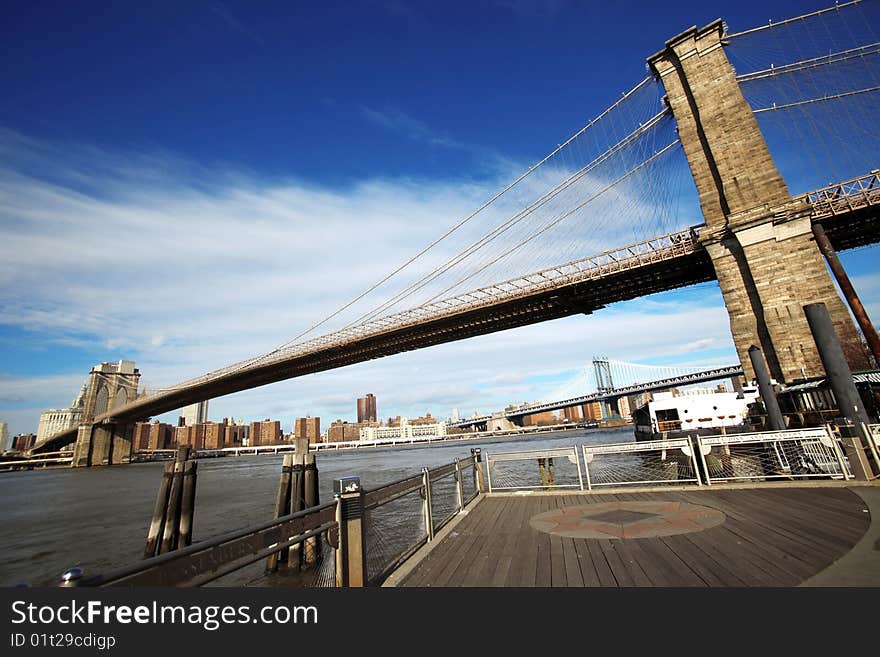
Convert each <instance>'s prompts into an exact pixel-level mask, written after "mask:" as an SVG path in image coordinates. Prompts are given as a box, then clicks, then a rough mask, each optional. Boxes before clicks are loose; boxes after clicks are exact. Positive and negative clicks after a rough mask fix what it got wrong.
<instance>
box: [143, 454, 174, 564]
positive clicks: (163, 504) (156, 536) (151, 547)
mask: <svg viewBox="0 0 880 657" xmlns="http://www.w3.org/2000/svg"><path fill="white" fill-rule="evenodd" d="M173 473H174V464H173V463H166V464H165V466H164V470H163V472H162V483H161V484H159V494H158V495H157V496H156V505H155V506H154V507H153V517H152V519H151V520H150V529H149V530H148V531H147V544H146V545H145V546H144V559H149V558H150V557H155V556H156V555H157V554H158V553H159V552H158V547H159V541H160V537H161V536H162V535H163V534H164V532H165V509H166V508H167V506H168V492H169V491H170V490H171V477H172V475H173Z"/></svg>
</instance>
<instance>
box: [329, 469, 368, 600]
mask: <svg viewBox="0 0 880 657" xmlns="http://www.w3.org/2000/svg"><path fill="white" fill-rule="evenodd" d="M333 492H334V493H335V497H336V500H337V504H338V507H337V517H336V520H337V522H338V523H339V544H338V547H337V549H336V585H337V586H339V587H342V586H352V587H360V586H366V583H367V560H366V544H365V540H364V539H365V537H366V531H365V530H366V527H365V524H364V493H363V490H362V489H361V480H360V478H359V477H344V478H342V479H337V480H336V481H334V482H333Z"/></svg>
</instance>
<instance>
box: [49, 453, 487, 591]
mask: <svg viewBox="0 0 880 657" xmlns="http://www.w3.org/2000/svg"><path fill="white" fill-rule="evenodd" d="M354 479H356V478H354ZM482 490H483V483H482V462H481V456H480V450H479V449H474V450H472V456H471V457H470V458H467V459H462V460H455V461H454V462H452V463H448V464H446V465H442V466H439V467H437V468H433V469H428V468H424V469H423V470H422V472H421V473H420V474H417V475H414V476H411V477H407V478H405V479H401V480H399V481H395V482H392V483H390V484H386V485H384V486H381V487H379V488H376V489H375V490H372V491H361V490H360V488H359V484H358V488H357V492H356V493H355V494H345V493H342V494H338V495H336V497H335V499H334V500H333V501H332V502H327V503H325V504H321V505H318V506H314V507H311V508H308V509H304V510H302V511H298V512H296V513H291V514H289V515H286V516H283V517H281V518H277V519H273V520H269V521H266V522H263V523H259V524H257V525H251V526H249V527H244V528H242V529H238V530H236V531H233V532H229V533H227V534H223V535H221V536H218V537H215V538H211V539H208V540H204V541H200V542H199V543H195V544H193V545H191V546H188V547H185V548H182V549H179V550H174V551H171V552H166V553H164V554H161V555H159V556H156V557H151V558H149V559H144V560H143V561H140V562H138V563H136V564H133V565H131V566H126V567H124V568H119V569H117V570H114V571H111V572H108V573H104V574H100V575H96V576H91V577H84V576H83V573H82V572H81V571H80V570H79V569H71V570H69V571H67V573H65V576H64V577H63V578H62V579H63V584H62V585H63V586H201V585H203V584H207V583H209V582H212V581H214V580H217V579H219V578H221V577H223V576H225V575H228V574H230V573H232V572H234V571H237V570H240V569H241V568H244V567H246V566H249V565H250V564H253V563H256V562H258V561H261V560H263V559H266V558H267V557H268V556H270V555H272V554H278V553H280V552H281V551H282V550H285V549H287V548H292V547H294V546H298V545H300V544H302V543H304V542H305V541H307V540H308V539H310V538H318V539H320V538H324V539H326V540H325V541H322V542H321V554H322V560H321V563H320V564H319V568H318V569H317V571H316V572H315V575H314V578H313V579H314V585H315V586H321V587H323V586H348V585H355V586H357V585H361V584H366V585H375V584H380V583H381V582H382V581H383V580H384V579H385V578H386V577H387V575H388V574H389V573H391V572H392V571H393V570H394V569H395V568H397V567H398V566H399V565H400V564H401V563H403V562H404V561H405V560H406V559H407V558H409V557H410V556H411V555H412V554H413V553H414V552H415V551H416V550H418V549H419V548H420V547H421V546H422V545H424V544H425V543H426V542H428V541H430V540H433V538H434V535H435V533H436V532H438V531H440V529H441V528H442V527H444V526H445V525H446V524H447V523H449V522H450V521H451V520H452V519H453V518H454V517H455V516H456V515H457V514H459V513H461V512H462V511H463V510H464V508H465V507H466V506H467V505H468V504H469V503H470V502H472V501H473V500H474V499H475V498H476V497H477V496H478V495H479V493H480V492H481V491H482ZM353 502H354V503H353ZM353 523H354V525H356V531H353V530H352V526H353ZM358 546H360V547H358ZM356 560H360V561H361V563H360V564H359V566H358V567H359V569H360V573H361V574H360V575H359V576H357V577H353V576H352V572H351V571H352V568H351V563H352V561H356Z"/></svg>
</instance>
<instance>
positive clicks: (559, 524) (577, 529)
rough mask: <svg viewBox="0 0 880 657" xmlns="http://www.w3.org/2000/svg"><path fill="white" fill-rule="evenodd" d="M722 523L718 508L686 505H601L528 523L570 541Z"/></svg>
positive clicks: (688, 530)
mask: <svg viewBox="0 0 880 657" xmlns="http://www.w3.org/2000/svg"><path fill="white" fill-rule="evenodd" d="M724 520H725V515H724V514H723V513H722V512H721V511H718V510H717V509H713V508H711V507H707V506H700V505H697V504H688V503H686V502H674V501H658V502H602V503H598V504H581V505H577V506H566V507H562V508H560V509H554V510H553V511H546V512H544V513H539V514H538V515H536V516H532V518H531V519H530V520H529V524H530V525H531V526H532V527H533V528H534V529H536V530H538V531H540V532H544V533H547V534H552V535H555V536H565V537H569V538H653V537H657V536H672V535H675V534H689V533H691V532H699V531H703V530H705V529H709V528H710V527H715V526H716V525H720V524H721V523H722V522H724Z"/></svg>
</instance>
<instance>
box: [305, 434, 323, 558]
mask: <svg viewBox="0 0 880 657" xmlns="http://www.w3.org/2000/svg"><path fill="white" fill-rule="evenodd" d="M306 449H308V440H306ZM303 456H304V457H305V471H304V474H303V484H304V488H305V491H304V493H303V495H304V498H305V500H304V501H305V508H306V509H309V508H311V507H313V506H318V504H320V493H319V491H318V467H317V464H316V463H315V455H314V454H313V453H311V452H307V453H305V454H304V455H303ZM319 550H320V543H319V542H318V538H317V537H315V536H313V537H311V538H307V539H306V540H305V542H304V543H303V562H304V563H305V565H306V567H311V566H314V565H315V564H316V563H317V562H318V552H319Z"/></svg>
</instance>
